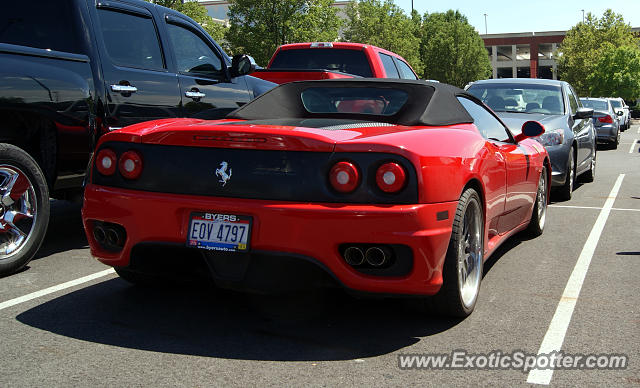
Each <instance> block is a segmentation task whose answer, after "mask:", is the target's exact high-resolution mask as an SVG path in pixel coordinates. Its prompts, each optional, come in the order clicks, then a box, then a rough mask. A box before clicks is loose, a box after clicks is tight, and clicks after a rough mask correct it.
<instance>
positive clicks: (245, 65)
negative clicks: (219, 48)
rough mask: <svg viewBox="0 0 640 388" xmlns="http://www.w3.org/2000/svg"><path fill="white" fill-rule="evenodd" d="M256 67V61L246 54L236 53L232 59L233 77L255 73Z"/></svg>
mask: <svg viewBox="0 0 640 388" xmlns="http://www.w3.org/2000/svg"><path fill="white" fill-rule="evenodd" d="M255 69H256V61H254V60H253V58H252V57H251V56H249V55H246V54H236V55H234V56H233V59H231V77H232V78H233V77H240V76H241V75H247V74H250V73H253V71H254V70H255Z"/></svg>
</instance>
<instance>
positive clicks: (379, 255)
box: [364, 247, 391, 267]
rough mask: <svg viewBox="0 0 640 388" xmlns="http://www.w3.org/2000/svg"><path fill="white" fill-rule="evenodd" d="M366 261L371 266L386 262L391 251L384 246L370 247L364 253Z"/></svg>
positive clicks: (381, 264)
mask: <svg viewBox="0 0 640 388" xmlns="http://www.w3.org/2000/svg"><path fill="white" fill-rule="evenodd" d="M364 256H365V259H367V263H369V265H371V266H373V267H380V266H383V265H384V264H386V263H387V261H388V260H389V258H390V257H391V251H389V249H388V248H385V247H371V248H369V249H367V252H366V253H365V255H364Z"/></svg>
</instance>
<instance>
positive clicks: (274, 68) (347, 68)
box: [251, 42, 418, 84]
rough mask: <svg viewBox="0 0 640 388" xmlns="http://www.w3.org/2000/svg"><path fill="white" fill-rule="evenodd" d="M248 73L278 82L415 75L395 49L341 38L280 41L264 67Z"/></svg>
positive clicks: (413, 76)
mask: <svg viewBox="0 0 640 388" xmlns="http://www.w3.org/2000/svg"><path fill="white" fill-rule="evenodd" d="M251 75H252V76H254V77H258V78H262V79H264V80H267V81H271V82H275V83H278V84H283V83H286V82H291V81H301V80H318V79H329V78H354V77H368V78H403V79H418V76H416V73H415V72H414V71H413V69H412V68H411V66H409V64H408V63H407V61H405V60H404V58H402V57H401V56H399V55H398V54H396V53H392V52H391V51H387V50H384V49H381V48H379V47H376V46H371V45H368V44H362V43H343V42H315V43H292V44H285V45H282V46H280V47H279V48H278V49H277V50H276V52H275V54H273V57H271V60H270V61H269V65H268V66H267V68H266V69H259V70H256V71H255V72H253V73H251Z"/></svg>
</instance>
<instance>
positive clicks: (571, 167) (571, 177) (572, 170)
mask: <svg viewBox="0 0 640 388" xmlns="http://www.w3.org/2000/svg"><path fill="white" fill-rule="evenodd" d="M567 172H568V173H569V176H568V177H567V179H569V192H572V191H573V181H574V179H575V176H576V172H575V168H574V163H573V153H571V155H570V156H569V170H568V171H567Z"/></svg>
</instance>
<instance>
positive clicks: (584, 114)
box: [573, 108, 593, 119]
mask: <svg viewBox="0 0 640 388" xmlns="http://www.w3.org/2000/svg"><path fill="white" fill-rule="evenodd" d="M592 117H593V109H591V108H578V111H577V112H576V114H575V115H573V118H574V119H590V118H592Z"/></svg>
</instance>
